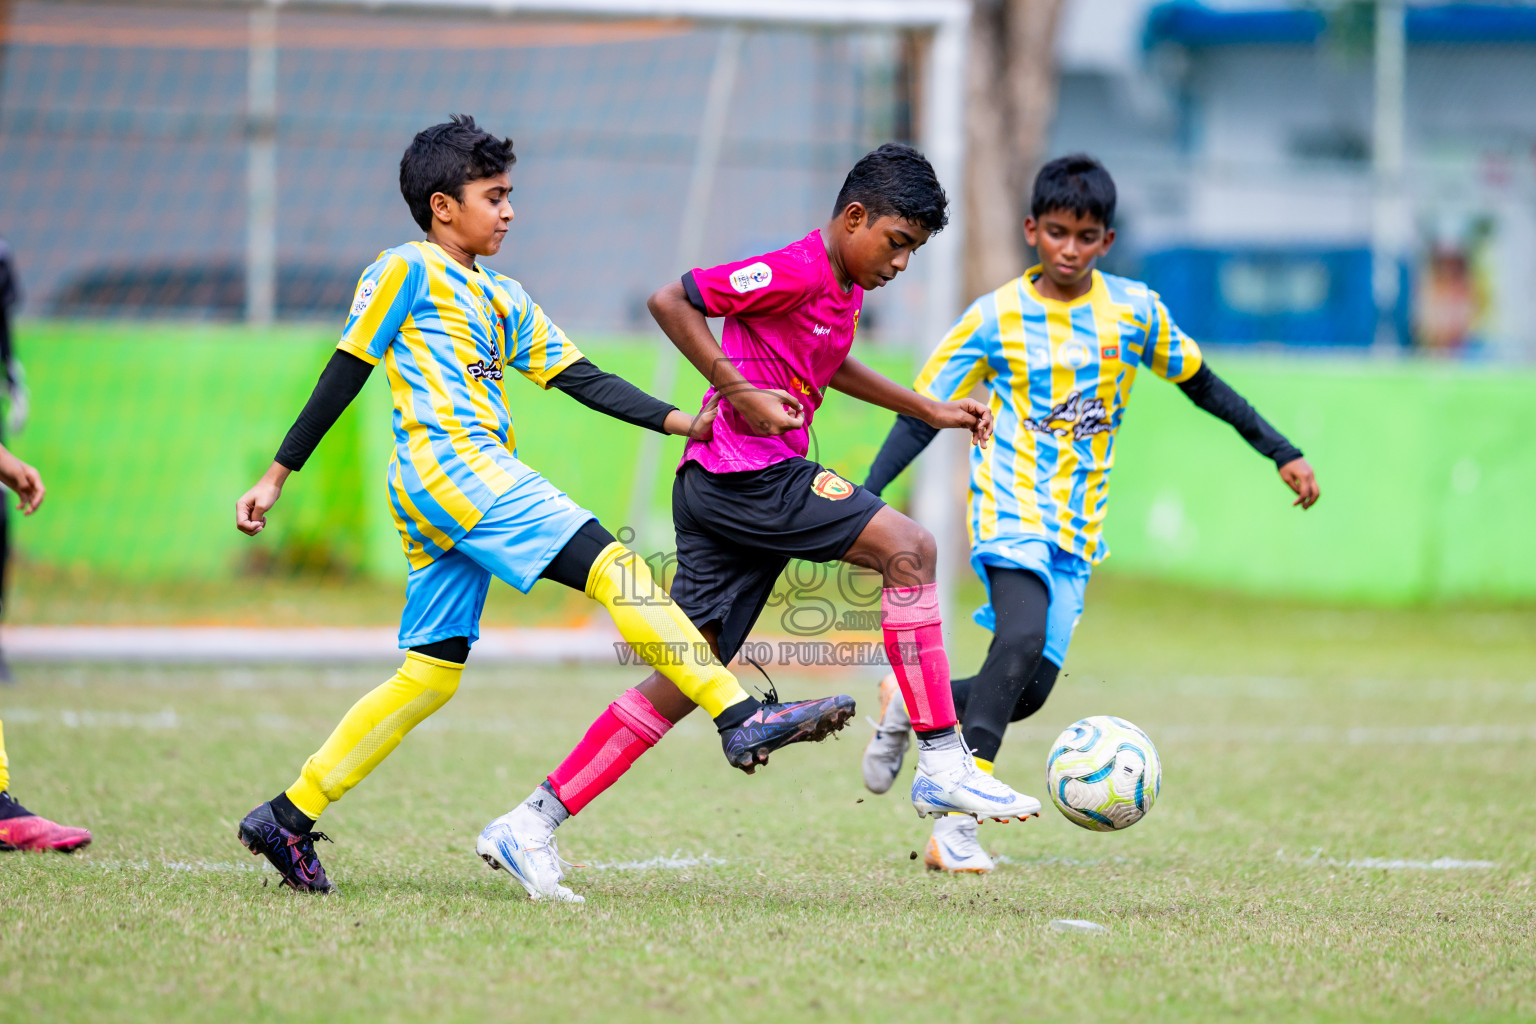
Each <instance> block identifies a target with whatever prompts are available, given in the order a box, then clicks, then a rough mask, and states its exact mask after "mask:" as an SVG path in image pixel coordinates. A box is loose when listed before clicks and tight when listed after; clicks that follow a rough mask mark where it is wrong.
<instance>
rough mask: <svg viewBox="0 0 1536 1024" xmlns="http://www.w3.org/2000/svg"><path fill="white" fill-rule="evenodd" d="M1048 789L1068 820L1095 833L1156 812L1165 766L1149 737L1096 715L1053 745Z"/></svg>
mask: <svg viewBox="0 0 1536 1024" xmlns="http://www.w3.org/2000/svg"><path fill="white" fill-rule="evenodd" d="M1045 779H1046V788H1047V789H1049V790H1050V791H1051V800H1052V801H1054V802H1055V804H1056V808H1057V810H1059V811H1061V813H1062V814H1064V815H1066V816H1067V820H1068V821H1070V822H1072V823H1073V824H1074V825H1081V826H1082V827H1083V828H1091V829H1093V830H1094V831H1095V832H1114V831H1116V830H1118V829H1122V828H1129V827H1131V826H1132V825H1134V824H1136V823H1137V822H1138V821H1140V820H1141V819H1142V818H1143V817H1145V816H1146V813H1147V812H1148V811H1150V810H1151V809H1152V802H1153V801H1154V800H1156V799H1157V792H1158V789H1159V788H1160V787H1161V785H1162V781H1163V764H1162V762H1161V761H1160V760H1158V757H1157V748H1156V747H1154V746H1153V745H1152V741H1151V740H1150V739H1148V738H1147V734H1146V733H1144V732H1142V731H1141V730H1140V729H1138V728H1136V727H1135V726H1134V725H1132V724H1131V723H1130V722H1127V721H1126V720H1125V719H1123V718H1115V717H1114V716H1113V715H1094V716H1093V717H1092V718H1085V719H1083V720H1082V721H1080V722H1075V723H1073V724H1072V725H1070V726H1068V727H1067V729H1066V731H1065V732H1063V733H1062V734H1061V735H1060V736H1058V737H1056V742H1055V743H1053V744H1051V753H1050V756H1049V757H1048V758H1046V761H1045Z"/></svg>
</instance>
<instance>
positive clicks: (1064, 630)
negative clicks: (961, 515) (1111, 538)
mask: <svg viewBox="0 0 1536 1024" xmlns="http://www.w3.org/2000/svg"><path fill="white" fill-rule="evenodd" d="M989 565H993V566H998V567H999V568H1003V569H1027V570H1029V571H1030V572H1032V573H1034V574H1035V575H1036V576H1039V577H1040V578H1041V579H1042V580H1044V581H1045V589H1046V590H1047V591H1048V592H1049V593H1050V595H1051V606H1050V610H1049V611H1047V612H1046V615H1045V656H1046V657H1047V658H1049V659H1051V661H1052V662H1054V663H1055V664H1056V666H1057V667H1058V668H1059V667H1060V666H1061V665H1062V664H1063V663H1064V662H1065V661H1066V657H1067V645H1068V644H1070V643H1071V642H1072V632H1073V631H1074V630H1075V629H1077V623H1078V620H1079V619H1081V618H1082V617H1083V592H1084V591H1085V590H1087V588H1088V577H1089V576H1090V575H1092V573H1093V566H1092V565H1090V564H1089V563H1088V562H1087V561H1085V560H1083V559H1081V558H1079V557H1077V556H1076V555H1074V554H1072V553H1071V552H1069V551H1063V550H1061V548H1059V547H1057V546H1056V545H1055V544H1052V543H1051V542H1050V541H1047V540H1041V539H1040V538H1038V537H1013V538H999V539H997V540H989V541H984V542H983V543H981V544H978V545H976V546H975V547H974V548H972V549H971V568H972V569H975V570H976V575H978V576H980V577H981V582H982V585H983V586H985V587H986V588H987V603H986V604H984V605H982V606H981V607H980V608H977V609H976V611H974V612H973V613H971V618H973V619H975V620H976V624H977V625H979V626H982V627H984V628H986V629H989V630H993V631H996V629H997V614H996V613H995V612H994V611H993V610H992V584H991V582H990V581H989V580H988V579H987V569H986V567H987V566H989Z"/></svg>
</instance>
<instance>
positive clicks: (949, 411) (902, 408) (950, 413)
mask: <svg viewBox="0 0 1536 1024" xmlns="http://www.w3.org/2000/svg"><path fill="white" fill-rule="evenodd" d="M830 383H831V385H832V387H834V388H836V389H837V390H839V391H841V392H842V393H843V394H845V395H848V396H850V397H852V398H857V399H858V400H859V401H861V402H868V403H869V404H870V405H878V406H880V407H881V408H882V409H889V410H891V412H894V413H897V414H898V415H902V416H911V417H913V418H914V419H919V420H922V421H923V422H924V423H926V424H928V425H929V426H930V427H934V428H936V429H940V430H942V429H944V428H945V427H960V428H962V429H964V430H969V431H970V432H971V443H972V444H975V445H980V446H981V447H983V448H985V447H986V446H987V442H988V441H990V440H991V438H992V410H991V409H988V408H987V407H986V406H984V405H982V404H981V403H980V402H978V401H976V400H975V399H974V398H962V399H959V400H958V401H954V402H935V401H934V400H933V399H931V398H926V397H924V396H923V395H920V394H918V393H917V392H916V391H913V390H912V389H911V388H904V387H902V386H901V385H900V384H897V383H896V382H895V381H893V380H891V379H890V378H889V377H886V376H884V375H883V374H879V373H876V372H875V371H874V370H872V369H870V368H869V367H867V366H865V365H864V364H863V363H861V362H859V361H858V360H857V359H854V358H853V357H852V356H849V357H848V358H847V359H844V360H843V365H842V366H839V367H838V368H837V372H836V373H834V374H833V375H832V380H831V382H830Z"/></svg>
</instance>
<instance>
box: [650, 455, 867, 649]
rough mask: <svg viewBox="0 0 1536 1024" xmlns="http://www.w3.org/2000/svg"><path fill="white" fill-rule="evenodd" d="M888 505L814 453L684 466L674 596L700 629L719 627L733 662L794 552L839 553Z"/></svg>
mask: <svg viewBox="0 0 1536 1024" xmlns="http://www.w3.org/2000/svg"><path fill="white" fill-rule="evenodd" d="M884 506H885V502H884V501H882V500H880V498H878V497H877V496H876V495H874V494H873V493H871V492H870V491H866V490H865V489H864V488H862V487H860V486H858V485H857V484H853V483H850V482H849V481H847V480H844V479H843V478H842V477H840V476H838V475H837V474H836V473H834V472H832V471H831V470H829V469H827V468H825V467H824V466H821V465H819V464H817V463H815V462H811V461H810V460H809V459H786V460H785V461H783V462H776V463H774V464H773V465H772V466H769V467H767V468H766V469H755V470H747V471H745V472H740V473H711V472H709V471H708V470H706V469H705V468H704V467H702V466H700V465H699V464H698V463H696V462H689V463H686V464H685V465H684V466H683V467H682V469H680V470H679V471H678V474H677V479H676V480H675V481H674V482H673V484H672V523H673V526H674V527H675V528H676V530H677V575H676V576H675V577H674V578H673V581H672V588H671V593H672V600H674V601H676V602H677V604H678V606H679V607H680V608H682V610H683V613H684V614H685V615H687V616H688V618H689V619H691V620H693V624H694V625H695V626H698V627H699V628H700V629H703V628H705V627H706V626H709V625H711V624H717V625H718V626H719V627H720V637H719V646H720V661H721V663H722V664H730V661H731V659H732V658H734V657H735V656H736V652H737V651H738V650H740V649H741V645H742V643H743V642H744V641H745V640H746V639H747V634H748V633H750V632H751V631H752V626H753V624H754V623H755V622H757V617H758V616H759V615H761V614H762V611H763V606H764V605H765V604H766V603H767V602H768V598H769V597H770V596H771V595H772V593H773V587H774V584H775V583H776V582H777V581H778V578H779V574H780V573H782V572H783V571H784V567H785V566H787V565H788V564H789V561H790V559H792V558H802V559H805V560H807V561H811V562H832V561H837V560H839V559H841V558H842V557H843V555H844V554H846V553H847V551H848V549H849V548H851V547H853V542H854V541H856V540H858V537H859V534H861V533H863V532H864V527H865V526H867V525H868V524H869V521H870V520H871V519H873V518H874V517H875V513H876V512H879V511H880V509H881V508H883V507H884Z"/></svg>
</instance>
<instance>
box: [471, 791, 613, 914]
mask: <svg viewBox="0 0 1536 1024" xmlns="http://www.w3.org/2000/svg"><path fill="white" fill-rule="evenodd" d="M519 812H522V813H519ZM532 817H533V815H531V814H529V813H528V812H526V811H523V808H522V807H521V806H519V807H518V808H516V809H515V810H512V811H510V812H508V813H506V814H503V815H502V816H501V817H499V818H497V819H496V820H495V821H493V822H491V823H490V824H489V825H487V826H485V828H484V829H483V830H482V831H481V832H480V838H479V839H476V840H475V852H476V853H478V854H479V855H480V859H481V860H483V861H485V862H486V863H487V864H489V865H490V866H491V870H493V871H505V872H506V873H507V874H509V875H511V876H512V877H513V878H515V879H517V882H518V884H519V885H521V886H522V887H523V888H524V889H526V890H528V897H529V898H530V899H535V900H559V901H561V902H564V903H585V902H587V899H586V897H585V896H578V895H577V894H576V893H574V892H572V891H571V890H569V889H567V888H566V887H565V886H563V885H561V884H560V883H561V882H562V881H564V880H565V870H564V869H565V868H566V867H575V865H574V864H571V862H570V861H567V860H565V859H564V858H562V857H561V856H560V848H559V847H558V846H556V845H555V834H554V832H553V831H551V830H550V828H549V826H548V825H546V824H543V823H542V822H538V821H532V820H529V819H531V818H532Z"/></svg>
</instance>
